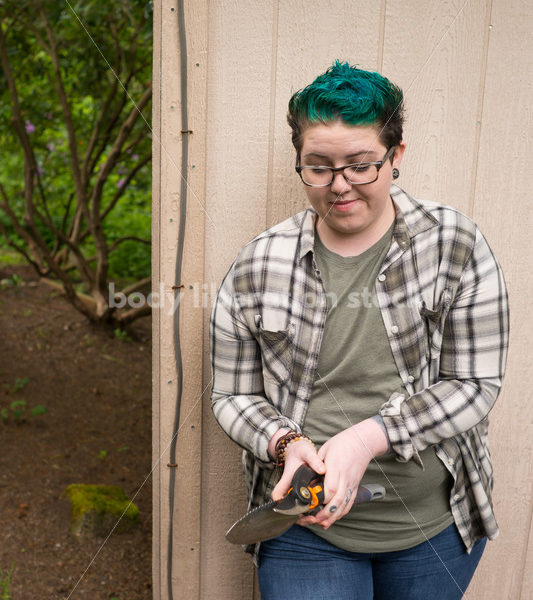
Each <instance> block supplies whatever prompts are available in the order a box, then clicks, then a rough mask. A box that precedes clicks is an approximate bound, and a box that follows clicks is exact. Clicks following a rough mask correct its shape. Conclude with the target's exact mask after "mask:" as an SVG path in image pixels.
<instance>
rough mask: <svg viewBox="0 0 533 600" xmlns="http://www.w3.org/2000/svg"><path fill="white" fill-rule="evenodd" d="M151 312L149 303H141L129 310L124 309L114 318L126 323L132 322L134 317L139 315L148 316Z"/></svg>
mask: <svg viewBox="0 0 533 600" xmlns="http://www.w3.org/2000/svg"><path fill="white" fill-rule="evenodd" d="M151 314H152V307H151V306H150V305H149V304H143V305H142V306H139V307H137V308H131V309H130V310H126V311H124V312H123V313H119V314H117V315H116V316H115V319H116V320H117V321H118V322H119V323H120V324H121V325H128V324H129V323H133V321H135V320H136V319H139V318H140V317H148V316H149V315H151Z"/></svg>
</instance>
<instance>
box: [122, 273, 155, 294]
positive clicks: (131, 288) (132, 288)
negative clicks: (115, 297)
mask: <svg viewBox="0 0 533 600" xmlns="http://www.w3.org/2000/svg"><path fill="white" fill-rule="evenodd" d="M151 282H152V277H151V276H149V277H145V278H144V279H139V281H136V282H135V283H132V284H131V285H128V286H127V287H125V288H124V289H122V290H120V292H118V293H119V294H124V296H128V295H129V294H133V293H134V292H137V291H139V290H141V289H142V288H144V287H146V286H147V285H150V283H151Z"/></svg>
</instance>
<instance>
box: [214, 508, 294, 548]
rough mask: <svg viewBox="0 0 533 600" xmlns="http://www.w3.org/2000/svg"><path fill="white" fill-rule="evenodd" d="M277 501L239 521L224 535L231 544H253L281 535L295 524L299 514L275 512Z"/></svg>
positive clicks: (253, 511) (257, 509)
mask: <svg viewBox="0 0 533 600" xmlns="http://www.w3.org/2000/svg"><path fill="white" fill-rule="evenodd" d="M278 504H279V501H272V502H268V503H267V504H263V505H262V506H259V507H258V508H256V509H254V510H252V511H251V512H249V513H248V514H246V515H244V517H242V519H239V520H238V521H237V522H236V523H235V524H234V525H233V526H232V527H230V529H229V530H228V532H227V533H226V539H227V540H228V542H231V543H232V544H255V543H256V542H264V541H265V540H269V539H271V538H274V537H277V536H278V535H281V534H282V533H283V532H284V531H287V529H289V527H290V526H291V525H293V524H294V523H296V521H297V520H298V517H299V516H300V514H301V513H299V514H297V515H284V514H281V513H277V512H275V510H274V509H275V508H276V507H277V506H278Z"/></svg>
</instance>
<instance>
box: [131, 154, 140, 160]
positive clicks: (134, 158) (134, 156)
mask: <svg viewBox="0 0 533 600" xmlns="http://www.w3.org/2000/svg"><path fill="white" fill-rule="evenodd" d="M131 158H132V160H139V155H138V154H134V155H133V156H132V157H131Z"/></svg>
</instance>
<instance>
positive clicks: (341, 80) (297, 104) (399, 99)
mask: <svg viewBox="0 0 533 600" xmlns="http://www.w3.org/2000/svg"><path fill="white" fill-rule="evenodd" d="M337 119H341V120H342V121H344V122H345V123H346V124H348V125H372V126H374V127H376V128H377V129H378V130H379V132H380V134H379V138H380V141H381V142H382V143H383V145H384V146H386V147H387V148H390V147H391V146H397V145H398V144H399V143H400V142H401V141H402V133H403V121H404V108H403V92H402V90H401V89H400V88H399V87H398V86H396V85H395V84H393V83H391V82H390V81H389V80H388V79H387V78H386V77H383V76H382V75H380V74H379V73H376V72H373V71H364V70H363V69H358V68H357V67H354V66H352V65H350V64H348V63H347V62H341V61H339V60H336V61H335V62H334V63H333V65H332V66H331V67H330V68H329V69H328V70H327V71H326V72H325V73H323V74H322V75H319V76H318V77H317V78H316V79H315V80H314V81H313V83H311V84H309V85H308V86H307V87H305V88H303V89H302V90H300V91H298V92H296V93H295V94H294V95H293V96H292V98H291V99H290V101H289V112H288V114H287V121H288V122H289V125H290V127H291V129H292V143H293V144H294V147H295V148H296V151H297V152H298V153H299V152H300V151H301V149H302V143H303V140H302V135H303V133H304V131H305V130H306V129H307V128H308V127H310V126H312V125H314V124H317V123H328V122H330V121H335V120H337Z"/></svg>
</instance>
